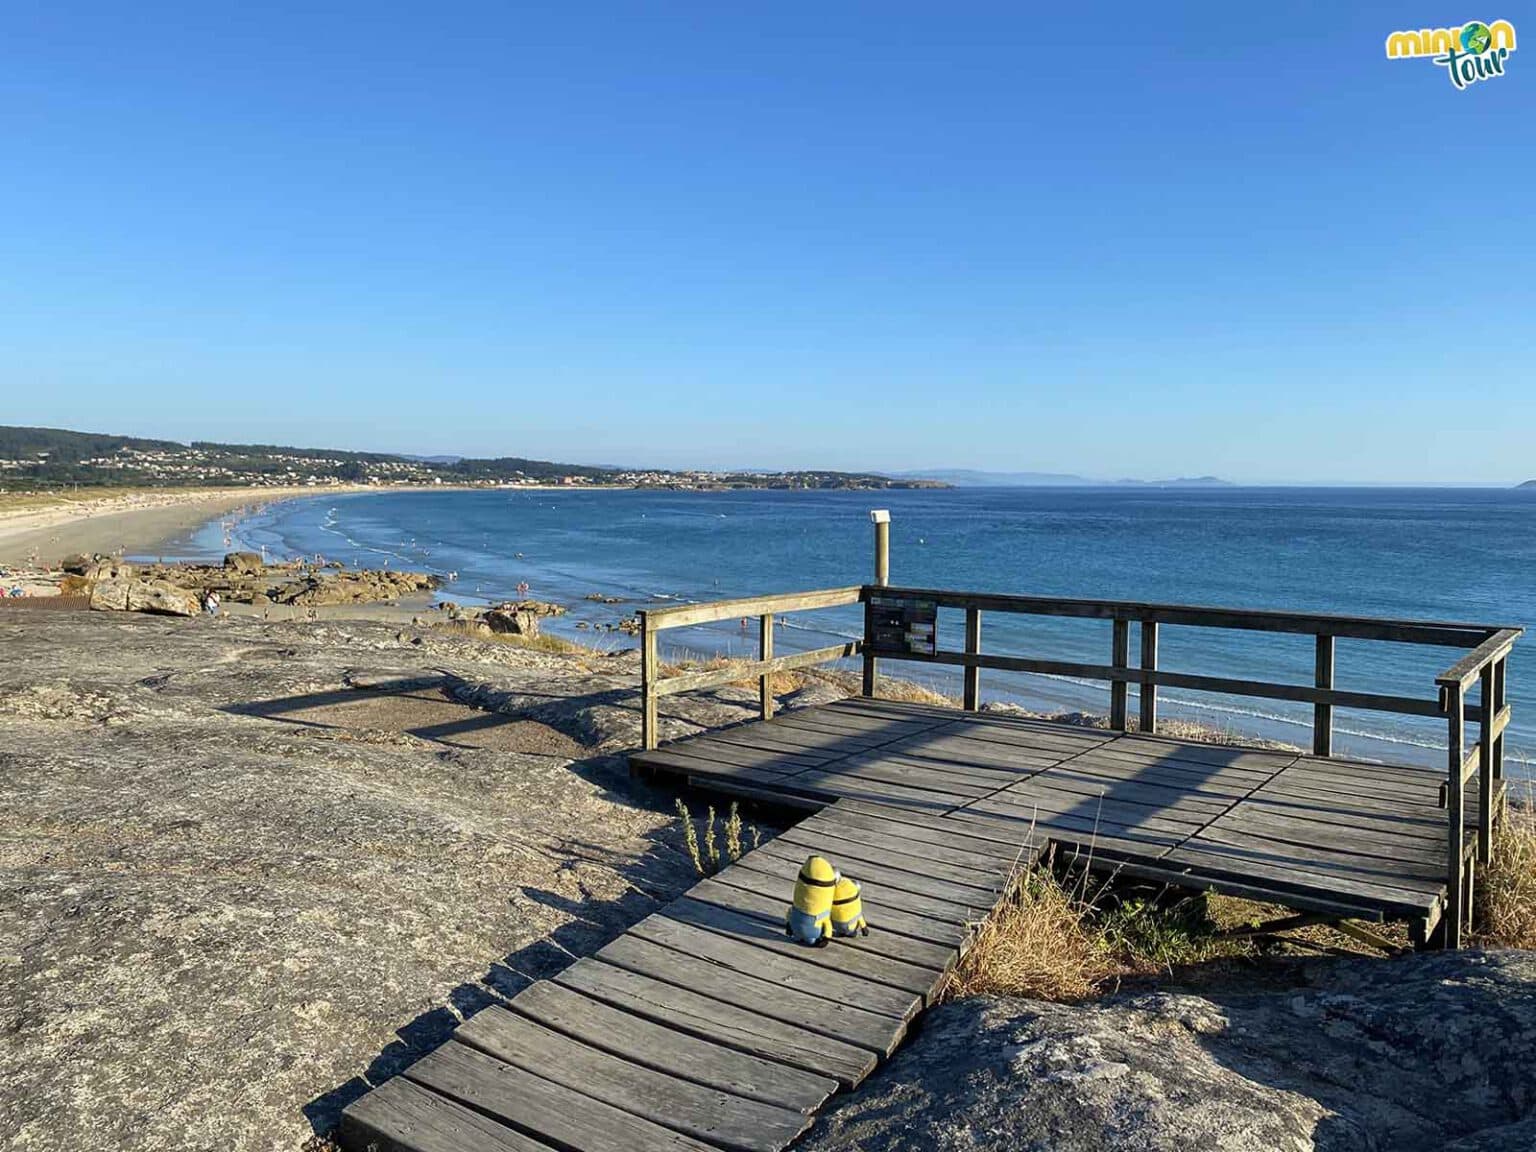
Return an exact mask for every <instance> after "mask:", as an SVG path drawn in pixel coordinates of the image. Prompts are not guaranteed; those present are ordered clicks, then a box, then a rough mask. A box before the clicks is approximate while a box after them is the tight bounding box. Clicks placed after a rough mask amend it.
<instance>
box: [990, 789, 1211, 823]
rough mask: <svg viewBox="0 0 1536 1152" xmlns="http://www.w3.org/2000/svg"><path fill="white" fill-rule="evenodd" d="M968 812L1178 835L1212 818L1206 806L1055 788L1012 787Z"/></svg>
mask: <svg viewBox="0 0 1536 1152" xmlns="http://www.w3.org/2000/svg"><path fill="white" fill-rule="evenodd" d="M964 811H966V812H986V813H990V814H993V815H1013V816H1016V817H1023V818H1025V819H1028V818H1029V816H1030V814H1031V813H1037V814H1040V815H1042V816H1043V815H1046V814H1049V815H1051V816H1052V817H1063V816H1064V817H1074V818H1076V819H1079V820H1087V821H1090V822H1093V821H1097V822H1098V823H1101V824H1114V825H1117V826H1119V827H1120V828H1124V829H1137V828H1145V829H1149V830H1161V831H1163V832H1167V833H1170V834H1174V835H1178V834H1182V833H1188V832H1190V831H1192V830H1194V829H1195V828H1198V827H1200V826H1201V825H1203V824H1204V823H1205V822H1206V821H1207V820H1209V819H1210V818H1211V815H1212V814H1211V813H1210V812H1208V811H1207V810H1205V809H1203V808H1202V809H1195V810H1193V811H1191V810H1189V809H1186V808H1183V807H1182V806H1181V805H1179V804H1178V803H1173V802H1171V803H1167V804H1145V803H1141V802H1139V801H1135V800H1117V799H1116V798H1115V797H1113V796H1108V795H1104V794H1103V793H1079V792H1064V791H1057V790H1055V789H1047V788H1033V789H1027V790H1026V789H1009V790H1007V791H1005V792H997V793H994V794H993V795H991V796H989V797H987V798H986V799H984V800H977V801H976V802H974V803H972V804H967V805H966V806H965V808H964Z"/></svg>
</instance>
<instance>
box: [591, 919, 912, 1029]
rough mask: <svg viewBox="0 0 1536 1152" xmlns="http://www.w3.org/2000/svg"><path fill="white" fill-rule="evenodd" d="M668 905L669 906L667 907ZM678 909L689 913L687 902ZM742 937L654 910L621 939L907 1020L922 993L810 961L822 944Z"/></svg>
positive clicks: (753, 932)
mask: <svg viewBox="0 0 1536 1152" xmlns="http://www.w3.org/2000/svg"><path fill="white" fill-rule="evenodd" d="M671 910H672V908H671V906H670V905H669V906H668V911H671ZM679 911H681V912H682V914H683V915H685V916H686V915H688V909H687V908H686V907H684V908H683V909H680V910H679ZM695 918H704V917H697V916H696V917H695ZM745 936H746V939H742V938H740V937H738V936H735V935H733V934H732V933H731V932H730V931H729V929H727V930H726V931H724V932H713V931H710V930H709V929H707V928H705V927H702V926H700V925H697V924H691V923H688V922H687V921H685V920H683V919H679V918H678V917H677V916H672V915H661V914H659V913H658V914H656V915H653V916H648V917H646V918H645V919H644V920H642V921H640V923H638V924H636V925H635V926H634V927H633V928H631V929H630V930H629V932H627V933H626V934H625V935H624V936H623V937H621V939H628V938H630V937H637V938H639V939H641V940H649V941H651V942H652V943H654V944H661V945H663V946H665V947H667V948H671V949H673V950H674V951H677V952H682V953H684V954H687V955H692V956H698V957H700V958H701V959H707V960H711V961H714V962H715V963H716V964H719V965H721V966H723V967H726V968H732V969H734V970H736V971H737V972H741V973H743V974H745V975H748V976H757V977H761V978H763V979H766V980H768V981H770V982H772V983H778V984H783V985H785V986H786V987H789V988H794V989H796V990H797V991H801V992H808V993H810V994H811V995H813V996H819V997H821V998H822V999H824V1000H830V1001H833V1002H835V1003H842V1004H851V1005H857V1006H858V1007H859V1008H862V1009H864V1010H865V1011H868V1012H874V1013H876V1014H877V1015H880V1016H889V1017H891V1018H892V1019H895V1020H900V1021H907V1020H911V1019H912V1018H913V1017H914V1016H916V1015H917V1012H918V1009H919V1007H920V1006H921V1004H922V997H921V996H919V995H918V994H917V993H915V992H912V991H908V990H904V989H900V988H895V987H892V986H890V985H886V984H883V983H880V982H878V981H872V980H867V979H864V978H863V977H862V976H858V975H855V974H852V973H848V972H839V971H835V970H833V969H832V968H830V967H828V966H827V965H826V964H823V963H817V962H815V961H814V960H813V959H812V954H819V953H825V952H826V951H827V949H825V948H810V947H805V948H804V950H803V951H804V954H801V953H800V952H797V951H789V950H788V949H785V948H776V947H774V945H776V944H779V943H780V942H781V941H782V942H783V943H784V944H788V943H790V942H789V941H787V940H785V939H784V937H783V935H782V934H780V935H779V936H778V937H777V938H775V937H773V936H772V935H771V934H770V933H766V932H763V931H762V930H761V928H760V927H759V926H757V925H755V924H753V925H751V926H750V927H749V930H748V932H747V933H745ZM611 947H612V944H610V945H607V946H606V947H604V948H603V949H601V950H600V951H599V952H598V956H600V957H602V958H604V959H607V958H608V957H609V956H610V955H611V953H610V952H609V951H608V949H609V948H611Z"/></svg>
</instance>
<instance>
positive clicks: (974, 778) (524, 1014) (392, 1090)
mask: <svg viewBox="0 0 1536 1152" xmlns="http://www.w3.org/2000/svg"><path fill="white" fill-rule="evenodd" d="M632 762H633V763H634V765H635V766H636V767H637V768H641V769H645V770H648V771H651V772H656V773H663V774H668V775H672V776H676V777H681V778H683V779H685V780H686V781H688V782H690V783H692V784H694V785H698V786H703V787H708V788H712V789H716V790H721V791H725V792H730V793H736V794H742V795H747V796H752V797H757V798H763V799H771V800H773V801H775V802H777V803H780V804H788V805H792V806H800V807H804V808H808V809H815V810H816V811H815V812H814V814H812V815H810V816H808V817H807V818H806V819H805V820H803V821H801V822H800V823H799V824H798V825H796V826H795V827H793V828H791V829H790V830H789V831H787V832H785V833H783V834H782V835H780V836H779V837H777V838H776V839H774V840H773V841H771V842H769V843H767V844H765V845H763V846H762V847H761V848H759V849H757V850H756V851H753V852H751V853H749V854H747V855H746V856H745V857H743V858H742V859H741V860H740V862H738V863H737V864H735V865H733V866H731V867H729V868H727V869H726V870H725V871H723V872H721V873H720V874H719V875H718V876H716V877H714V878H713V879H709V880H704V881H702V882H700V883H699V884H697V885H696V886H694V887H693V888H692V889H691V890H690V891H689V892H687V893H686V894H685V895H684V896H683V897H681V898H680V899H678V900H676V901H674V902H673V903H671V904H669V905H667V906H666V907H665V908H663V909H661V910H660V911H658V912H656V913H654V914H653V915H651V916H649V917H648V918H646V919H645V920H643V921H641V922H640V923H639V924H637V925H635V926H634V927H633V928H631V929H630V930H629V931H628V932H626V933H625V934H624V935H623V936H621V937H619V938H618V939H617V940H615V941H614V942H612V943H611V944H609V945H607V946H606V947H604V948H603V949H601V950H600V951H599V952H598V953H597V954H596V955H595V956H592V957H588V958H585V959H581V960H578V961H577V962H576V963H575V964H573V965H572V966H571V967H570V968H568V969H567V970H566V971H564V972H563V973H561V974H560V975H559V976H558V977H556V978H555V979H554V980H552V981H540V982H539V983H536V984H534V985H532V986H530V987H529V988H527V989H526V990H524V991H523V992H522V993H521V994H520V995H518V996H517V997H516V998H515V999H513V1000H512V1001H511V1002H510V1005H509V1007H508V1008H490V1009H487V1010H485V1011H483V1012H481V1013H480V1014H478V1015H476V1016H475V1017H474V1018H473V1019H471V1020H470V1021H468V1022H467V1023H465V1024H464V1025H462V1026H461V1027H460V1028H459V1029H458V1031H457V1032H456V1033H455V1036H454V1038H453V1039H452V1040H450V1041H449V1042H448V1043H447V1044H445V1045H444V1046H443V1047H441V1048H439V1049H437V1050H436V1051H435V1052H433V1053H432V1054H430V1055H429V1056H427V1057H425V1058H424V1059H422V1060H421V1061H419V1062H418V1063H417V1064H415V1065H413V1066H412V1067H411V1068H409V1069H407V1071H406V1072H405V1073H404V1074H403V1075H402V1076H400V1077H397V1078H396V1079H394V1080H391V1081H388V1082H387V1083H385V1084H383V1085H382V1086H381V1087H379V1088H376V1089H375V1090H373V1091H372V1092H370V1093H369V1094H368V1095H367V1096H365V1097H363V1098H362V1099H361V1100H359V1101H358V1102H356V1103H354V1104H353V1105H352V1106H351V1107H349V1108H348V1109H347V1111H346V1113H345V1116H344V1119H343V1124H342V1128H341V1131H340V1138H341V1141H342V1144H343V1146H344V1147H346V1148H348V1149H352V1150H356V1152H362V1150H364V1149H368V1148H371V1147H376V1148H379V1149H400V1150H408V1152H482V1150H484V1152H492V1150H494V1152H507V1150H524V1152H526V1150H530V1149H547V1148H559V1149H576V1150H583V1152H585V1150H591V1152H631V1150H638V1152H645V1150H651V1149H668V1150H682V1149H732V1150H739V1152H770V1150H777V1149H781V1148H784V1147H786V1146H787V1145H788V1144H790V1143H791V1142H792V1141H793V1140H794V1139H795V1138H796V1137H797V1136H798V1135H799V1134H800V1133H802V1132H803V1131H804V1130H805V1129H806V1128H807V1127H809V1125H810V1124H811V1122H812V1119H813V1118H814V1115H815V1113H816V1112H817V1110H818V1109H819V1108H820V1107H821V1106H822V1104H823V1103H824V1102H825V1101H826V1100H827V1098H828V1097H829V1096H830V1095H831V1094H833V1093H834V1092H837V1091H839V1090H842V1089H849V1088H853V1087H856V1086H857V1085H858V1084H859V1083H860V1082H861V1081H862V1080H863V1079H864V1078H865V1077H866V1076H868V1075H869V1074H870V1072H871V1071H872V1070H873V1069H874V1068H875V1067H876V1065H877V1064H878V1063H879V1061H880V1060H882V1059H883V1058H885V1057H886V1056H888V1055H890V1053H891V1052H892V1051H893V1050H894V1049H895V1048H896V1046H897V1045H898V1044H899V1043H900V1042H901V1040H902V1038H903V1036H904V1035H905V1033H906V1030H907V1028H908V1026H909V1025H910V1023H911V1022H912V1021H913V1019H914V1018H915V1017H916V1016H917V1014H918V1013H919V1012H920V1011H921V1010H922V1009H923V1007H924V1006H925V1005H926V1004H927V1003H928V1001H929V999H930V998H931V996H932V995H933V994H934V992H935V990H936V989H937V988H938V986H939V984H940V983H941V981H942V979H943V976H944V973H945V972H946V970H947V969H948V968H949V967H950V966H951V965H952V964H954V963H955V961H956V960H957V958H958V957H959V956H960V955H961V953H962V952H963V949H964V948H965V946H966V943H967V940H968V935H969V928H970V925H972V924H974V923H975V922H976V921H977V920H979V919H981V918H982V917H983V916H984V915H985V914H986V913H987V911H988V910H989V909H990V908H991V907H992V906H993V905H994V904H995V903H996V901H997V900H998V898H999V897H1000V895H1001V894H1002V893H1003V891H1004V890H1005V888H1006V886H1007V884H1008V882H1009V880H1010V878H1011V877H1012V876H1013V875H1014V873H1015V869H1016V866H1017V865H1018V864H1019V863H1020V861H1026V862H1027V861H1030V860H1033V859H1035V858H1036V857H1037V856H1038V855H1039V854H1040V853H1041V852H1043V851H1044V850H1045V849H1046V848H1047V847H1048V846H1050V845H1054V846H1055V847H1056V849H1057V851H1058V852H1061V853H1068V854H1075V855H1077V856H1080V857H1081V858H1082V859H1084V860H1086V861H1090V862H1091V863H1093V864H1094V865H1095V866H1098V867H1104V868H1124V869H1126V870H1128V871H1131V872H1133V873H1136V874H1140V875H1144V876H1146V877H1148V878H1150V879H1164V880H1168V881H1170V882H1174V883H1178V884H1182V885H1188V886H1191V887H1195V888H1214V889H1217V890H1219V891H1226V892H1229V893H1233V894H1236V895H1244V896H1252V897H1256V898H1261V899H1265V900H1271V901H1275V902H1277V903H1281V904H1285V905H1289V906H1291V907H1294V908H1297V909H1302V910H1306V911H1312V912H1317V913H1320V914H1323V915H1327V916H1334V917H1350V918H1356V919H1362V920H1374V921H1380V920H1388V919H1408V920H1411V921H1415V922H1416V923H1417V924H1418V926H1419V931H1420V932H1424V931H1427V928H1428V926H1430V925H1432V924H1433V920H1434V918H1435V917H1436V916H1437V915H1438V913H1439V909H1440V907H1441V905H1442V904H1443V902H1444V896H1445V874H1446V873H1445V865H1444V852H1445V818H1446V817H1445V811H1444V809H1442V808H1440V807H1439V796H1438V786H1439V783H1440V780H1441V776H1440V774H1438V773H1435V772H1429V771H1424V770H1420V769H1412V768H1398V767H1388V766H1382V765H1366V764H1353V763H1349V762H1346V761H1340V760H1333V759H1326V760H1325V759H1318V758H1314V757H1311V756H1302V755H1297V754H1294V753H1278V752H1270V751H1262V750H1254V749H1243V748H1227V747H1216V746H1212V745H1201V744H1189V743H1181V742H1179V741H1175V740H1170V739H1167V738H1163V737H1155V736H1154V737H1141V736H1135V735H1125V734H1120V733H1115V732H1109V731H1098V730H1090V729H1083V728H1074V727H1067V726H1063V725H1054V724H1048V723H1042V722H1036V721H1028V720H1021V719H1013V718H1009V717H1006V716H999V715H995V714H988V713H962V712H956V711H952V710H947V709H939V708H929V707H923V706H916V705H907V704H895V703H889V702H885V701H880V700H870V699H854V700H845V701H840V702H838V703H836V704H830V705H826V706H824V707H818V708H810V709H804V710H799V711H795V712H791V713H787V714H784V715H781V716H779V717H778V718H776V719H773V720H770V721H756V722H752V723H748V724H744V725H741V726H739V727H735V728H730V729H725V730H721V731H716V732H712V733H708V734H705V735H701V736H696V737H693V738H691V739H686V740H681V741H677V742H674V743H672V744H670V745H667V746H666V747H664V748H661V749H658V750H654V751H649V752H642V753H636V754H635V755H634V756H633V757H632ZM1475 820H1476V816H1475V813H1474V814H1473V816H1472V821H1473V823H1474V824H1475ZM812 851H816V852H821V853H823V854H825V855H826V856H828V857H829V858H830V859H832V860H833V861H834V862H835V863H836V864H837V865H838V866H839V867H841V868H842V869H843V870H844V871H845V872H847V873H849V874H851V875H853V876H855V877H857V878H858V879H859V881H860V882H861V883H862V884H863V888H864V901H865V908H866V914H867V915H868V917H869V920H870V924H871V933H870V935H869V936H868V937H867V938H858V939H853V940H837V941H835V942H833V944H832V945H830V946H828V947H826V948H821V949H812V948H807V947H805V946H803V945H800V944H797V943H795V942H792V941H790V940H788V939H786V938H785V936H784V933H783V917H784V910H785V907H786V903H787V900H788V897H789V893H790V891H791V888H792V887H793V883H794V876H795V873H796V871H797V870H798V868H799V865H800V863H801V861H802V860H803V859H804V858H805V856H806V855H807V854H809V853H810V852H812Z"/></svg>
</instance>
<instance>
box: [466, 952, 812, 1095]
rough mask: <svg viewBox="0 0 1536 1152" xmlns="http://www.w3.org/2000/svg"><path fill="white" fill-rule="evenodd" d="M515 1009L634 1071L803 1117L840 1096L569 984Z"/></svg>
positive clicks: (523, 996)
mask: <svg viewBox="0 0 1536 1152" xmlns="http://www.w3.org/2000/svg"><path fill="white" fill-rule="evenodd" d="M512 1008H513V1010H514V1011H517V1012H520V1013H522V1014H523V1015H524V1016H527V1017H528V1018H529V1019H531V1020H534V1021H536V1022H538V1023H539V1024H542V1025H543V1026H544V1027H546V1028H553V1029H555V1030H556V1031H559V1032H563V1033H564V1034H565V1035H567V1036H570V1037H572V1038H573V1039H575V1040H579V1041H581V1042H582V1043H583V1044H586V1045H587V1046H588V1047H591V1048H601V1049H602V1050H603V1051H605V1052H609V1053H612V1054H613V1055H615V1056H619V1057H622V1058H623V1059H625V1060H628V1061H630V1062H631V1063H634V1064H643V1065H645V1066H646V1067H647V1068H652V1069H654V1070H656V1071H658V1072H665V1073H668V1074H669V1075H672V1076H676V1077H681V1078H682V1079H684V1080H691V1081H693V1082H694V1083H695V1084H703V1085H705V1086H707V1087H710V1088H718V1089H719V1090H720V1091H722V1092H729V1093H730V1094H731V1095H733V1096H742V1097H745V1098H746V1099H748V1100H757V1101H760V1102H761V1103H764V1104H773V1105H776V1106H777V1107H780V1108H790V1109H793V1110H794V1111H796V1112H800V1113H802V1114H804V1115H810V1114H811V1113H812V1112H814V1111H815V1110H816V1109H817V1108H819V1107H820V1106H821V1105H822V1103H823V1102H824V1101H825V1100H826V1099H827V1097H828V1096H830V1095H832V1093H834V1092H836V1091H837V1081H836V1080H834V1079H832V1078H831V1077H829V1076H823V1075H818V1074H816V1073H812V1072H807V1071H804V1070H802V1069H799V1068H790V1067H786V1066H785V1065H784V1064H782V1063H780V1062H779V1061H776V1060H772V1059H765V1058H763V1057H761V1056H756V1055H752V1054H749V1053H746V1052H738V1051H737V1050H736V1049H734V1048H728V1047H725V1046H723V1045H721V1044H717V1043H714V1042H713V1041H710V1040H704V1039H700V1038H699V1037H697V1036H694V1035H692V1034H690V1033H688V1032H682V1031H678V1030H677V1029H674V1028H671V1027H668V1026H667V1025H665V1024H661V1023H657V1022H654V1021H652V1020H648V1019H646V1018H645V1017H644V1016H639V1015H635V1014H634V1013H631V1012H626V1011H621V1010H620V1009H618V1008H615V1007H613V1006H612V1005H610V1004H606V1003H604V1002H603V1001H602V1000H600V999H594V998H593V997H590V996H586V995H583V994H582V993H580V992H578V991H576V990H575V989H573V988H570V987H568V986H567V985H564V984H556V983H552V982H551V981H548V980H540V981H537V982H536V983H534V984H530V985H529V986H528V987H527V988H525V989H523V991H522V992H520V993H518V995H517V998H516V999H515V1000H513V1001H512ZM476 1019H478V1017H476ZM461 1039H462V1037H461ZM492 1054H493V1055H495V1054H496V1053H495V1052H494V1051H493V1052H492ZM534 1071H538V1069H536V1068H535V1069H534Z"/></svg>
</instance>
